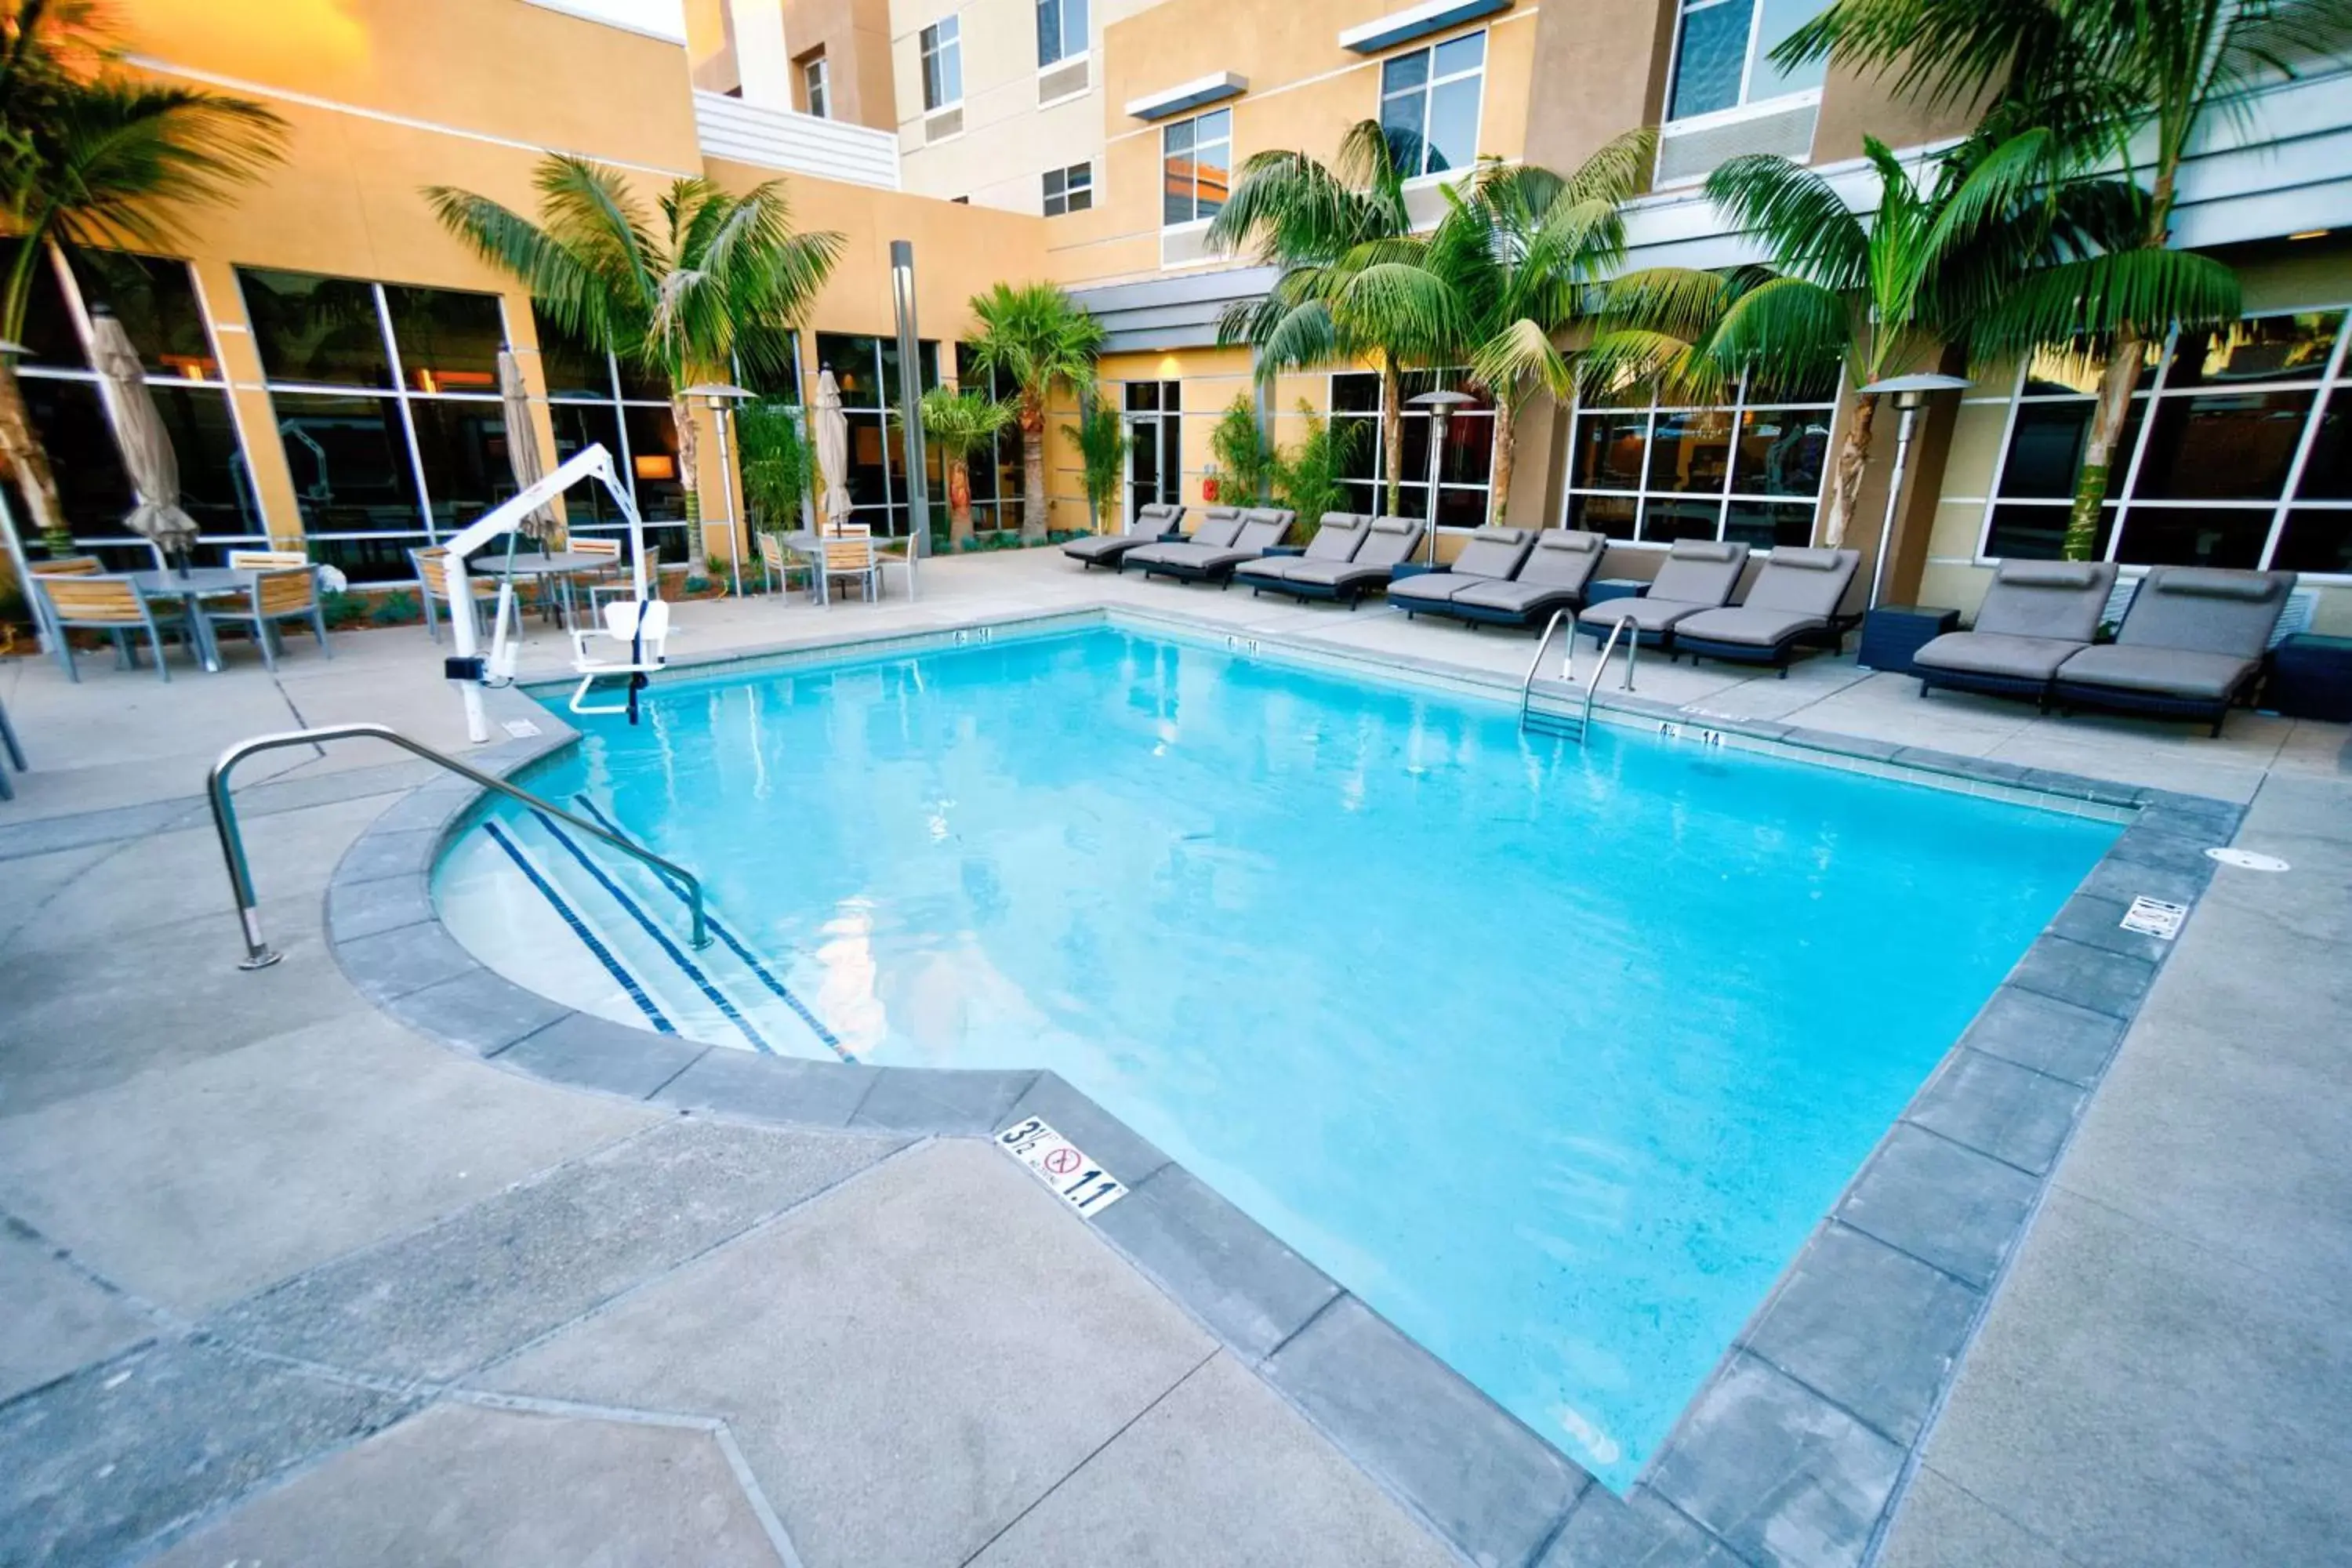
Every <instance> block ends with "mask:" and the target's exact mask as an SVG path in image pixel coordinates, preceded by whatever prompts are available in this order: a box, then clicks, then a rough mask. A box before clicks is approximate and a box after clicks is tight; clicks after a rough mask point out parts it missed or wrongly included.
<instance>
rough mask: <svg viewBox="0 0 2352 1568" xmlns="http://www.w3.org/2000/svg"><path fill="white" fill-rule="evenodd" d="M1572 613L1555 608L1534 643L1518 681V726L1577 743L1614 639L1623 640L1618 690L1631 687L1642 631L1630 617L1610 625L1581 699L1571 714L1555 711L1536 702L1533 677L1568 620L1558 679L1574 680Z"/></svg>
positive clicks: (1583, 732) (1588, 723) (1587, 722)
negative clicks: (1532, 655)
mask: <svg viewBox="0 0 2352 1568" xmlns="http://www.w3.org/2000/svg"><path fill="white" fill-rule="evenodd" d="M1574 613H1575V612H1573V611H1571V610H1555V611H1553V612H1552V617H1551V620H1550V623H1549V625H1547V626H1545V627H1544V635H1543V637H1542V638H1541V639H1540V640H1539V641H1538V642H1537V644H1536V656H1535V658H1531V659H1529V660H1528V672H1527V674H1526V675H1525V676H1523V677H1521V678H1520V680H1519V728H1520V730H1521V731H1527V730H1529V729H1535V730H1542V731H1549V732H1551V733H1554V734H1561V735H1567V736H1570V738H1572V739H1573V740H1574V741H1575V742H1576V743H1577V744H1578V745H1582V744H1583V743H1584V737H1585V735H1586V734H1587V732H1589V731H1591V728H1592V695H1593V693H1594V692H1595V691H1596V690H1598V689H1600V686H1601V675H1602V674H1603V672H1605V671H1606V670H1607V669H1608V668H1609V658H1610V656H1611V655H1612V654H1614V653H1615V652H1616V651H1617V639H1618V638H1619V637H1623V638H1624V639H1625V679H1623V680H1622V681H1620V682H1619V683H1618V689H1619V690H1621V691H1631V690H1633V667H1634V665H1635V664H1636V663H1638V662H1639V659H1640V655H1641V649H1642V634H1641V633H1640V632H1639V631H1637V630H1635V629H1633V622H1632V621H1630V620H1621V621H1619V622H1618V623H1617V624H1616V625H1615V626H1612V627H1610V628H1609V637H1608V640H1606V641H1605V642H1603V643H1602V644H1601V657H1600V658H1597V659H1595V660H1594V661H1593V665H1592V673H1591V676H1589V677H1587V678H1586V679H1585V682H1584V700H1583V704H1582V706H1580V708H1579V709H1578V710H1577V711H1576V713H1575V715H1574V716H1573V717H1571V716H1570V715H1569V714H1566V713H1554V712H1550V711H1548V710H1544V709H1540V708H1538V707H1537V706H1536V705H1535V690H1536V678H1537V677H1538V675H1540V674H1541V673H1542V672H1543V661H1544V655H1545V654H1547V653H1549V652H1550V651H1551V639H1552V638H1553V637H1558V636H1559V628H1560V624H1561V623H1562V622H1564V621H1566V622H1568V647H1567V649H1566V650H1565V651H1564V652H1563V653H1562V654H1561V655H1560V661H1559V679H1560V680H1561V682H1562V684H1564V685H1573V684H1575V681H1576V625H1575V623H1574V622H1573V621H1570V620H1569V617H1570V616H1571V615H1573V614H1574Z"/></svg>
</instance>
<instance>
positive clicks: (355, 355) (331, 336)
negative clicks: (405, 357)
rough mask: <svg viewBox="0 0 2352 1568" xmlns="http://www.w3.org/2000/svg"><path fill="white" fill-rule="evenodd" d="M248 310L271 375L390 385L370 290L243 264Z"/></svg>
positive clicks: (292, 379) (240, 272) (331, 382)
mask: <svg viewBox="0 0 2352 1568" xmlns="http://www.w3.org/2000/svg"><path fill="white" fill-rule="evenodd" d="M237 281H238V283H239V284H240V285H241V286H242V287H243V289H244V291H245V310H246V316H247V320H249V321H251V322H252V324H253V338H254V344H255V346H256V347H257V349H258V350H259V351H260V353H261V368H262V370H263V371H264V372H265V373H267V374H268V377H269V379H270V380H271V381H274V382H277V381H290V382H303V383H308V384H322V385H328V386H390V385H391V384H393V383H392V365H391V363H390V362H389V361H388V360H387V359H386V358H385V357H384V348H383V321H381V320H380V319H379V318H378V316H377V314H376V308H375V289H374V288H373V286H371V285H369V284H366V283H360V282H354V281H353V280H352V279H348V278H320V277H318V276H316V275H314V274H311V273H308V272H274V271H268V270H265V269H263V268H252V267H241V268H238V269H237Z"/></svg>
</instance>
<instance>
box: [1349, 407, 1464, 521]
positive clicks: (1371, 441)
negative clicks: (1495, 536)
mask: <svg viewBox="0 0 2352 1568" xmlns="http://www.w3.org/2000/svg"><path fill="white" fill-rule="evenodd" d="M1454 379H1455V380H1456V381H1457V382H1458V381H1459V380H1460V374H1459V373H1458V372H1456V373H1454ZM1403 381H1404V387H1403V390H1404V396H1405V399H1406V404H1405V410H1404V420H1403V436H1404V443H1403V445H1404V472H1403V475H1402V479H1403V484H1402V486H1401V487H1400V489H1399V492H1398V499H1397V510H1398V512H1399V514H1400V515H1402V516H1404V517H1414V518H1422V519H1424V520H1425V519H1427V518H1428V516H1429V420H1430V414H1429V410H1427V409H1426V408H1415V407H1413V406H1412V399H1413V398H1415V397H1418V396H1420V395H1422V394H1423V393H1424V392H1428V391H1430V390H1432V389H1433V387H1434V386H1435V385H1436V384H1437V378H1436V377H1435V376H1433V375H1432V374H1430V373H1429V372H1427V371H1409V372H1407V373H1406V374H1405V376H1404V378H1403ZM1331 426H1332V428H1333V430H1334V431H1335V432H1337V431H1339V430H1340V429H1343V428H1346V429H1352V430H1353V431H1355V432H1356V434H1355V435H1354V437H1353V438H1352V440H1351V441H1350V444H1349V450H1348V456H1347V461H1346V463H1345V464H1344V465H1343V467H1342V468H1341V469H1340V473H1341V475H1342V477H1344V478H1345V479H1347V480H1348V505H1349V507H1350V508H1351V509H1352V510H1357V511H1366V512H1371V513H1373V514H1375V515H1378V514H1380V513H1382V512H1385V511H1387V510H1389V500H1388V467H1387V458H1386V456H1385V454H1384V453H1383V452H1382V450H1381V378H1380V376H1379V375H1378V374H1375V373H1373V372H1371V371H1344V372H1341V373H1339V374H1335V375H1334V376H1332V377H1331ZM1494 460H1495V410H1494V405H1492V404H1489V403H1485V402H1480V403H1465V404H1462V405H1458V406H1456V407H1455V408H1454V413H1453V415H1452V416H1451V417H1449V418H1448V419H1447V420H1446V421H1445V449H1444V451H1443V452H1442V453H1440V454H1439V455H1438V463H1437V523H1438V526H1439V527H1441V528H1476V527H1478V526H1480V525H1481V524H1483V523H1484V522H1485V521H1486V508H1487V496H1488V494H1489V492H1490V490H1491V488H1492V481H1493V479H1494Z"/></svg>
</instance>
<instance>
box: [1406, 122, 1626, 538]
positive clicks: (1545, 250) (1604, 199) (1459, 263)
mask: <svg viewBox="0 0 2352 1568" xmlns="http://www.w3.org/2000/svg"><path fill="white" fill-rule="evenodd" d="M1655 148H1656V135H1655V133H1654V132H1651V131H1649V130H1647V129H1643V130H1636V131H1629V132H1625V133H1624V134H1623V135H1622V136H1619V137H1617V138H1616V139H1615V140H1613V141H1612V142H1609V143H1608V144H1607V145H1605V146H1603V147H1602V148H1601V150H1600V151H1599V152H1597V153H1593V154H1592V156H1591V157H1590V158H1588V159H1586V160H1585V161H1584V163H1582V164H1580V165H1579V166H1578V168H1577V169H1576V170H1575V172H1574V173H1572V174H1567V175H1561V174H1554V173H1553V172H1552V171H1550V170H1549V169H1544V168H1539V167H1537V166H1536V165H1534V164H1528V163H1504V162H1502V161H1501V160H1499V159H1496V160H1489V161H1486V162H1484V163H1481V164H1480V165H1479V168H1478V173H1477V176H1476V178H1475V181H1474V182H1473V184H1472V186H1471V194H1470V195H1469V197H1468V198H1467V199H1464V198H1462V197H1459V196H1456V195H1454V193H1453V192H1452V191H1451V190H1449V191H1447V192H1446V196H1447V198H1448V203H1449V210H1448V211H1447V213H1446V215H1445V216H1444V219H1442V220H1441V221H1440V222H1439V224H1438V226H1437V233H1436V236H1435V237H1434V238H1433V241H1432V247H1431V248H1432V251H1433V257H1432V262H1431V265H1432V266H1433V268H1436V269H1437V270H1438V271H1439V272H1440V273H1441V274H1442V275H1444V276H1445V277H1447V278H1448V279H1450V280H1451V281H1452V282H1453V285H1454V296H1455V299H1456V300H1457V301H1458V302H1460V304H1461V305H1462V307H1463V310H1464V311H1465V317H1466V321H1465V328H1466V335H1467V336H1468V338H1469V340H1470V342H1472V343H1473V344H1474V345H1475V346H1474V347H1473V348H1472V349H1471V350H1470V356H1469V359H1470V374H1471V375H1472V376H1473V377H1474V378H1475V380H1476V381H1477V382H1478V383H1479V384H1481V385H1482V386H1484V387H1485V388H1486V390H1487V391H1488V392H1489V393H1490V394H1492V395H1493V397H1494V400H1495V455H1494V464H1493V469H1492V477H1491V485H1492V488H1491V489H1490V490H1489V500H1488V507H1489V512H1488V521H1492V522H1497V523H1499V522H1501V521H1503V517H1504V510H1505V508H1506V507H1507V504H1508V503H1509V500H1510V491H1511V470H1512V467H1513V458H1514V456H1515V454H1516V452H1517V431H1518V416H1519V412H1520V410H1521V409H1523V408H1524V407H1525V406H1526V405H1527V403H1528V399H1529V398H1530V397H1532V396H1534V395H1536V394H1537V393H1538V392H1539V391H1540V392H1548V393H1549V394H1550V395H1552V396H1554V397H1557V398H1559V399H1561V400H1563V401H1565V400H1566V399H1567V398H1569V397H1570V396H1571V395H1573V394H1574V392H1575V387H1576V378H1575V376H1574V374H1572V373H1571V372H1570V369H1569V364H1568V359H1567V356H1566V355H1565V354H1564V353H1561V351H1560V349H1559V336H1560V334H1561V333H1563V332H1564V331H1567V330H1568V329H1570V328H1571V327H1574V326H1575V325H1577V324H1578V323H1579V322H1580V321H1584V320H1585V319H1586V317H1587V315H1588V310H1587V305H1588V302H1589V301H1591V300H1592V299H1593V298H1594V296H1595V292H1596V290H1595V287H1594V286H1595V285H1596V284H1597V283H1598V282H1599V281H1600V280H1601V279H1603V278H1605V277H1606V276H1608V274H1609V273H1611V272H1612V271H1613V270H1614V269H1615V268H1617V267H1618V265H1619V264H1620V263H1622V261H1623V259H1624V256H1625V221H1624V214H1623V210H1622V209H1623V204H1624V203H1625V202H1626V201H1627V200H1628V199H1629V198H1631V197H1632V196H1633V195H1635V194H1636V193H1638V192H1639V191H1640V190H1641V189H1642V187H1643V184H1645V183H1646V182H1647V180H1648V177H1649V170H1650V163H1651V160H1652V157H1653V156H1654V152H1655Z"/></svg>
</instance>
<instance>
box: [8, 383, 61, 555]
mask: <svg viewBox="0 0 2352 1568" xmlns="http://www.w3.org/2000/svg"><path fill="white" fill-rule="evenodd" d="M0 478H9V479H15V480H16V489H17V491H18V493H19V494H21V495H23V497H24V498H25V510H26V512H27V513H28V514H29V515H30V518H31V521H32V524H33V528H34V530H35V531H37V532H38V533H39V534H40V536H41V540H42V542H44V543H46V544H47V546H48V547H49V553H50V554H52V555H70V554H72V553H73V530H72V529H71V528H69V527H68V526H67V523H66V509H65V502H64V501H63V500H61V499H59V497H58V477H57V475H56V474H55V473H53V472H51V471H50V468H49V455H48V453H47V451H45V450H44V449H43V448H42V447H41V440H40V437H38V436H37V435H35V434H34V433H33V416H32V413H31V411H30V410H29V409H27V408H26V406H25V389H24V388H23V387H22V386H19V385H18V384H16V357H15V356H14V355H11V354H0Z"/></svg>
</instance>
